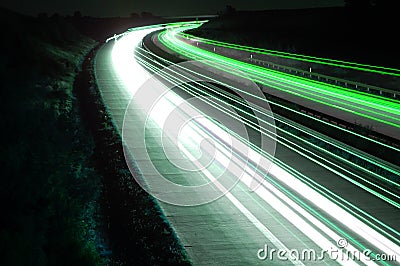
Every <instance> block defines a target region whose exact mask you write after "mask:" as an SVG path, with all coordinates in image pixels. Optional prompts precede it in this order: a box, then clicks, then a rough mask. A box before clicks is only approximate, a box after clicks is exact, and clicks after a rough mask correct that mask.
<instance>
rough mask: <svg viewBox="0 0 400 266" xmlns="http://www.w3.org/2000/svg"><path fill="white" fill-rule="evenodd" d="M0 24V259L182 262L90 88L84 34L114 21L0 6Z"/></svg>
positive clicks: (184, 261)
mask: <svg viewBox="0 0 400 266" xmlns="http://www.w3.org/2000/svg"><path fill="white" fill-rule="evenodd" d="M78 20H79V19H78ZM0 21H1V24H2V26H3V27H2V30H3V31H2V36H4V38H3V39H2V42H0V48H1V50H0V51H1V53H0V73H1V79H0V80H1V87H0V99H1V101H2V102H1V105H0V108H1V114H2V129H1V139H0V142H1V151H0V153H1V169H2V174H1V178H0V197H1V198H0V200H1V210H2V215H1V217H2V218H1V219H0V243H1V246H0V250H1V251H0V265H13V266H14V265H190V262H189V260H188V259H187V256H186V253H185V251H184V249H183V247H182V246H181V245H180V243H179V240H178V238H177V236H176V235H175V233H174V231H173V230H172V228H171V226H170V225H169V223H168V222H167V220H166V219H165V217H164V216H163V214H162V212H161V210H160V208H159V206H158V205H157V203H156V202H155V201H154V200H153V199H152V198H151V197H150V196H149V195H147V194H146V193H145V192H144V191H142V190H141V189H140V188H139V187H138V186H137V185H136V183H135V181H134V179H133V178H132V176H131V174H130V172H129V170H128V169H127V166H126V165H125V161H124V158H123V156H122V147H121V140H120V139H119V137H118V135H117V134H116V133H115V131H114V128H113V127H112V124H111V121H110V118H109V116H108V115H107V114H106V111H105V107H104V106H103V104H102V102H101V97H100V95H99V92H98V91H97V89H96V87H95V84H94V79H93V72H92V61H91V60H92V59H93V54H94V53H95V50H93V47H94V46H95V45H96V43H95V41H93V40H92V39H91V38H88V37H86V36H85V35H83V34H82V32H84V31H85V30H87V31H90V30H91V27H92V29H93V28H96V23H95V22H96V21H97V22H98V23H99V24H98V26H97V27H102V26H104V27H106V28H107V30H108V31H106V32H105V33H101V31H100V30H99V31H98V32H97V31H93V32H92V36H93V38H97V39H102V38H105V37H107V36H108V34H111V32H112V30H115V28H113V27H112V25H114V23H117V24H118V20H112V19H109V20H107V19H105V20H103V22H101V20H96V19H92V22H93V23H92V24H90V27H89V26H88V27H87V28H83V27H81V28H79V31H77V30H76V29H75V28H74V26H73V25H72V24H71V18H63V17H60V16H57V15H54V16H51V17H47V16H43V15H41V16H39V17H38V18H33V17H29V16H23V15H20V14H17V13H15V12H12V11H9V10H6V9H0ZM75 22H76V21H75ZM80 23H81V24H80V25H83V23H84V22H82V21H81V22H80ZM140 23H142V24H145V23H146V21H142V22H140ZM78 24H79V23H78ZM86 25H89V24H86ZM75 26H79V25H75ZM130 26H132V25H131V24H128V23H125V24H124V25H120V27H121V30H123V29H125V28H127V27H130ZM102 34H103V35H102ZM90 51H91V52H90Z"/></svg>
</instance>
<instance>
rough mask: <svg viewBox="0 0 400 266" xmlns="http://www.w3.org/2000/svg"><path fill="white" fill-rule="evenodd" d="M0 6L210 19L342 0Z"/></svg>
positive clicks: (69, 1)
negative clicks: (232, 11) (229, 9)
mask: <svg viewBox="0 0 400 266" xmlns="http://www.w3.org/2000/svg"><path fill="white" fill-rule="evenodd" d="M0 5H1V6H4V7H6V8H9V9H12V10H15V11H18V12H20V13H24V14H29V15H37V14H38V13H41V12H46V13H48V14H49V15H51V14H53V13H59V14H61V15H71V14H73V13H74V11H76V10H79V11H81V12H82V14H83V15H88V16H100V17H110V16H122V17H123V16H129V14H130V13H132V12H135V13H140V12H142V11H147V12H151V13H153V14H154V15H160V16H179V15H208V14H216V12H217V11H219V10H223V9H224V7H225V6H226V5H232V6H234V7H235V8H236V9H238V10H265V9H282V8H308V7H327V6H341V5H343V0H245V1H243V0H221V1H220V0H196V1H195V0H139V1H137V0H63V1H60V0H33V1H32V0H2V3H1V4H0Z"/></svg>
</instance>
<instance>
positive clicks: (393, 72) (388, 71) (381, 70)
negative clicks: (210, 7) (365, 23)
mask: <svg viewBox="0 0 400 266" xmlns="http://www.w3.org/2000/svg"><path fill="white" fill-rule="evenodd" d="M199 26H200V25H199ZM196 27H198V26H196ZM196 27H193V28H196ZM180 35H181V36H182V37H183V38H186V39H189V40H196V41H200V42H204V43H207V44H212V45H216V46H219V47H226V48H234V49H237V50H241V51H247V52H253V53H259V54H265V55H271V56H279V57H283V58H289V59H294V60H299V61H304V62H310V63H317V64H324V65H330V66H335V67H342V68H349V69H355V70H361V71H365V72H373V73H378V74H383V75H389V76H400V70H399V69H395V68H388V67H381V66H373V65H367V64H359V63H354V62H346V61H341V60H334V59H328V58H318V57H314V56H307V55H299V54H293V53H287V52H281V51H275V50H268V49H262V48H255V47H250V46H244V45H238V44H232V43H227V42H221V41H215V40H210V39H206V38H201V37H197V36H194V35H191V34H187V33H180Z"/></svg>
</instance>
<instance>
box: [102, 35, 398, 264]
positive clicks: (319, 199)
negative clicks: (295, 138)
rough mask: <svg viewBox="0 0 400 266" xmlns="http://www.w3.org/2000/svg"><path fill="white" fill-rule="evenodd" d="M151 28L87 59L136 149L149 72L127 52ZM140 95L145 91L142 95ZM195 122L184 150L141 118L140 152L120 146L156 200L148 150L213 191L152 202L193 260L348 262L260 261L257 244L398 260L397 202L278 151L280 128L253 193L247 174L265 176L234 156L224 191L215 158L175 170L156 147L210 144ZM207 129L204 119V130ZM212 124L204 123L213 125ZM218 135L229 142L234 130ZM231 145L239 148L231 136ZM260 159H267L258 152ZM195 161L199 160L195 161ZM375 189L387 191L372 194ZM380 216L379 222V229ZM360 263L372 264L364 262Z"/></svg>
mask: <svg viewBox="0 0 400 266" xmlns="http://www.w3.org/2000/svg"><path fill="white" fill-rule="evenodd" d="M152 30H156V29H147V30H146V31H138V32H135V33H134V34H130V35H128V36H127V37H124V38H122V39H121V40H119V41H118V42H117V44H118V45H115V46H114V42H110V43H108V44H106V45H104V46H103V47H102V48H101V50H100V51H99V52H98V54H97V57H96V66H95V70H96V79H97V82H98V85H99V88H100V90H101V92H102V96H103V99H104V101H105V103H106V105H107V107H108V110H109V112H110V113H111V115H112V117H113V119H114V121H115V125H116V127H117V128H118V129H119V130H120V132H121V134H123V131H124V128H125V129H126V128H128V129H129V130H130V131H129V132H133V134H129V136H132V139H129V138H130V137H129V136H128V135H125V136H127V139H126V140H127V141H128V142H131V141H133V142H135V141H136V142H135V143H138V145H139V144H140V142H141V138H140V137H138V136H141V134H142V132H140V130H141V128H138V127H135V125H140V124H142V123H143V122H142V121H143V119H144V118H145V117H146V114H147V113H146V110H144V109H145V108H143V106H141V101H140V100H138V99H142V98H140V97H139V96H140V94H138V92H139V93H140V92H141V91H143V90H142V88H141V87H140V86H141V85H142V84H143V83H144V82H145V81H146V80H147V79H148V78H149V77H150V74H149V72H148V71H146V70H145V69H144V68H143V66H144V64H143V62H142V64H139V63H138V62H137V61H138V59H140V58H143V56H145V55H143V53H145V52H144V51H143V50H140V49H139V48H137V49H136V52H139V53H142V57H136V61H135V57H134V46H135V45H136V44H138V43H140V41H141V39H142V38H143V37H144V36H145V35H146V34H148V33H149V31H152ZM153 56H154V55H153ZM146 62H147V66H148V70H149V69H151V67H154V66H155V65H156V63H154V62H151V60H147V61H146ZM149 89H151V87H150V88H149ZM188 89H189V88H188ZM147 93H149V92H147ZM158 94H160V92H158ZM143 95H144V96H146V94H143ZM132 96H136V100H135V97H134V98H133V99H134V100H133V101H132V102H131V99H132ZM170 97H172V98H168V99H167V100H168V102H173V99H175V98H174V97H179V96H177V95H173V96H170ZM143 99H145V98H143ZM129 104H131V105H132V109H128V110H134V112H128V115H129V116H128V117H129V125H130V126H128V127H124V116H125V113H126V110H127V107H128V105H129ZM188 108H189V109H188V110H186V111H184V112H183V114H184V115H188V114H190V112H191V110H192V107H191V105H189V106H188ZM202 111H204V110H202ZM181 115H182V114H180V116H181ZM180 116H179V117H180ZM177 119H178V118H175V120H174V121H175V122H177V121H180V120H177ZM152 121H157V118H156V117H153V118H152ZM183 121H184V120H183ZM197 123H199V124H200V126H199V125H198V124H194V125H192V124H191V126H190V130H191V131H189V134H188V137H186V138H183V142H182V143H183V144H182V145H183V147H184V148H182V146H181V147H180V148H178V149H177V148H176V146H177V145H175V144H176V143H174V142H173V141H171V137H168V138H166V140H165V141H163V139H162V138H160V136H162V134H163V130H164V131H165V127H163V130H161V128H162V126H160V125H157V123H151V127H150V129H151V130H149V131H148V134H147V135H145V136H144V139H145V141H146V145H147V151H145V150H144V149H143V150H141V149H140V147H139V146H136V148H137V149H134V150H130V151H129V152H131V153H132V154H133V156H134V159H135V160H136V162H139V163H138V164H139V166H142V167H141V168H140V169H141V170H142V173H143V175H144V176H145V177H146V178H148V179H147V181H148V182H149V183H150V186H152V192H154V193H156V196H158V197H161V198H162V197H163V196H164V195H163V194H162V189H163V188H162V187H157V186H158V183H157V182H153V183H152V182H151V180H152V174H154V172H153V171H152V170H151V169H152V168H151V167H146V166H144V165H146V163H149V161H148V156H146V155H147V153H149V154H150V155H151V156H150V157H151V159H152V160H151V163H152V164H157V168H158V170H159V171H160V172H162V174H163V175H164V176H166V177H167V178H169V179H170V180H172V181H174V182H177V183H179V182H181V183H182V184H184V185H186V186H196V185H199V183H202V182H206V181H207V182H209V181H211V183H212V185H213V186H212V188H213V191H214V192H215V191H217V192H218V191H222V192H223V194H224V196H222V197H220V198H218V199H217V200H213V201H211V202H209V203H207V204H202V205H198V206H177V205H179V204H169V203H166V202H163V201H160V204H161V206H162V208H163V210H164V212H165V214H166V216H167V217H168V219H169V220H170V222H171V224H172V225H173V227H174V228H175V230H176V232H177V234H178V236H179V237H180V238H181V240H182V242H183V243H184V245H185V247H186V249H187V251H188V253H189V256H190V257H191V259H192V261H193V263H194V264H195V265H214V264H222V265H242V264H248V265H262V264H266V263H267V262H268V264H276V265H281V264H293V263H294V264H302V263H304V264H310V263H311V262H312V263H315V264H321V263H323V264H329V265H330V264H334V263H336V262H337V263H340V264H352V263H353V261H351V260H347V259H346V258H344V259H341V260H340V259H339V260H337V261H336V260H334V259H330V258H329V257H327V256H326V257H325V258H324V260H319V261H301V260H292V261H290V260H288V259H287V256H286V257H285V256H283V257H284V258H278V257H277V255H276V254H275V257H274V260H272V258H267V259H266V260H260V258H259V256H261V257H262V256H263V255H264V253H265V252H264V251H263V250H262V249H263V248H264V247H265V245H267V246H268V247H269V249H271V248H274V249H282V250H291V249H296V250H298V251H302V250H306V249H307V250H311V249H312V250H316V251H317V252H319V251H321V250H324V249H327V250H332V249H335V250H336V249H337V250H338V252H339V254H344V255H346V253H345V252H343V250H352V251H354V250H360V251H362V250H363V249H365V248H370V249H371V250H373V251H374V252H375V253H385V252H386V253H387V254H392V255H393V254H397V255H398V256H400V248H399V234H398V231H399V228H398V227H399V223H398V222H399V220H400V217H399V215H398V208H397V207H396V206H397V205H396V204H390V203H389V201H385V200H382V198H379V197H374V196H372V195H371V192H369V191H368V190H365V188H362V187H360V186H359V185H357V184H355V183H352V182H349V181H348V180H346V179H344V178H343V172H340V174H338V172H335V171H331V170H329V169H327V168H326V167H324V166H322V165H321V164H318V163H317V162H315V160H311V159H310V157H309V156H304V155H303V156H301V155H300V154H299V153H296V152H294V151H293V149H292V148H290V147H288V143H289V142H288V140H290V138H289V137H288V136H287V135H285V133H282V137H281V138H283V139H285V141H284V140H282V141H281V142H278V144H277V150H276V153H275V157H276V159H275V161H274V164H273V165H272V166H271V169H270V170H269V172H270V175H268V176H263V178H266V180H265V181H263V182H262V186H260V187H258V189H257V190H255V191H254V192H250V191H249V185H250V183H251V178H254V176H261V174H260V172H261V173H262V172H264V171H265V172H266V171H267V170H268V169H263V168H262V167H261V168H260V169H259V170H261V171H259V172H258V173H254V172H251V171H250V170H249V169H248V168H247V164H246V162H243V158H242V157H238V156H237V155H235V156H233V157H231V158H230V160H231V161H233V162H235V164H237V165H243V166H244V169H246V171H245V173H246V174H245V175H244V178H241V179H240V182H238V183H237V185H236V186H234V187H233V189H232V190H230V191H227V189H226V186H227V184H230V183H229V182H230V181H231V180H230V179H229V178H231V177H232V176H233V177H234V176H235V175H234V171H233V170H229V171H228V172H226V173H228V175H227V179H226V180H225V179H224V180H225V181H226V182H227V183H224V182H220V183H219V182H215V180H213V178H214V176H216V175H218V173H219V169H220V168H221V165H222V163H220V162H219V163H217V164H214V161H213V163H212V164H211V166H209V167H207V168H206V170H204V171H203V170H202V171H197V172H196V173H191V174H189V173H188V171H184V169H185V167H186V168H187V169H188V168H190V167H195V168H196V169H198V168H199V165H198V164H197V165H196V163H194V162H197V163H198V161H196V160H189V161H188V160H186V161H183V164H184V165H185V167H182V165H181V166H180V167H176V165H175V167H173V166H171V164H170V162H171V161H173V162H176V161H179V160H181V159H182V156H181V154H179V153H178V152H176V153H172V154H169V156H166V155H165V154H163V153H162V152H160V151H163V149H164V150H165V147H166V146H167V147H169V148H170V149H171V150H172V151H178V150H179V151H180V152H182V151H184V152H186V156H187V157H189V158H190V156H191V155H193V154H196V149H195V148H193V147H195V146H197V144H196V143H193V138H194V139H195V137H194V136H200V137H202V136H204V134H207V138H210V139H212V140H213V141H216V139H217V138H218V134H212V133H211V134H210V132H211V131H210V130H204V128H206V127H205V126H204V123H208V122H207V121H206V122H204V121H203V122H201V121H197ZM231 123H234V122H231ZM125 125H126V124H125ZM161 125H162V123H161ZM229 125H230V124H228V126H229ZM214 126H215V125H214ZM209 127H210V125H208V127H207V128H209ZM135 130H138V131H137V132H136V131H135ZM217 130H218V129H214V131H217ZM286 134H287V133H286ZM189 136H190V137H189ZM227 137H228V138H231V139H233V140H235V139H236V138H235V137H234V136H227ZM135 138H137V139H135ZM191 138H192V140H191ZM271 139H273V137H271ZM142 141H143V139H142ZM195 142H196V141H195ZM197 142H198V140H197ZM217 142H218V141H217ZM166 143H167V145H166ZM238 143H239V144H238V145H240V142H238ZM174 145H175V146H174ZM225 146H226V145H225ZM225 146H224V145H220V146H218V147H219V149H218V150H219V152H220V153H219V154H226V152H227V149H226V147H225ZM174 147H175V148H174ZM142 148H144V147H142ZM149 150H150V152H149ZM205 151H207V150H205ZM211 155H212V153H211V152H209V153H207V152H206V153H205V157H204V158H202V159H203V160H205V161H207V159H208V160H209V159H210V158H211V157H212V156H211ZM261 160H265V161H268V160H267V159H265V158H264V157H262V159H261ZM217 161H218V160H217ZM199 162H200V164H201V165H203V163H204V162H202V161H199ZM200 168H201V167H200ZM289 171H290V172H291V173H290V174H289V173H288V172H289ZM224 173H225V172H224ZM250 173H251V175H250ZM237 180H239V179H237ZM249 180H250V181H249ZM300 180H303V182H302V181H300ZM305 180H308V181H307V182H308V184H307V182H306V183H304V182H305ZM317 184H318V186H317ZM169 192H171V191H169ZM172 192H175V193H174V194H173V196H172V197H171V198H169V200H176V202H180V203H182V202H188V203H191V204H187V205H196V204H193V203H195V202H196V201H201V200H204V198H205V195H204V194H203V193H198V192H196V190H194V191H191V193H190V194H189V193H181V192H182V191H172ZM211 192H212V191H211ZM211 192H210V193H211ZM157 193H159V194H157ZM196 193H198V194H196ZM380 193H381V195H383V196H387V197H389V196H388V195H386V194H385V193H384V192H382V191H381V192H380ZM164 194H167V193H164ZM396 213H397V215H396ZM382 221H383V223H385V224H386V226H383V225H382ZM342 238H343V239H346V241H348V243H347V244H348V245H346V247H345V249H343V250H342V249H340V248H338V244H337V242H340V241H342V242H343V241H344V240H343V239H342ZM260 249H261V251H260ZM340 252H341V253H340ZM270 257H271V256H270ZM345 257H346V256H345ZM285 258H286V259H285ZM364 262H365V263H366V264H371V265H372V264H374V262H372V261H364ZM391 263H393V262H391Z"/></svg>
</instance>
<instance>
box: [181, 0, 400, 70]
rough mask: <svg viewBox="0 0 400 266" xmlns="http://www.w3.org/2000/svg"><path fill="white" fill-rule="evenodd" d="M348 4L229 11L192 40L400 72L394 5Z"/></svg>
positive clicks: (357, 0) (361, 1)
mask: <svg viewBox="0 0 400 266" xmlns="http://www.w3.org/2000/svg"><path fill="white" fill-rule="evenodd" d="M375 2H376V4H374V5H373V4H372V3H370V1H368V0H367V1H365V0H350V1H347V6H345V7H331V8H310V9H299V10H266V11H236V10H235V8H233V7H231V6H228V7H227V8H226V10H225V11H224V12H222V13H221V15H220V16H218V17H217V18H215V19H212V20H210V21H209V22H208V23H205V24H204V25H203V26H201V27H200V28H198V29H194V30H191V31H188V33H190V34H193V35H195V36H199V37H203V38H208V39H214V40H219V41H224V42H229V43H236V44H241V45H247V46H253V47H260V48H265V49H271V50H278V51H285V52H291V53H297V54H304V55H312V56H317V57H325V58H332V59H338V60H345V61H351V62H358V63H364V64H371V65H378V66H380V65H381V66H386V67H395V68H399V62H398V60H397V58H396V56H394V55H396V54H397V53H398V47H400V41H399V39H398V38H397V35H398V14H397V9H396V8H394V7H393V3H394V2H395V1H392V2H393V3H391V1H385V0H376V1H375Z"/></svg>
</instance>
